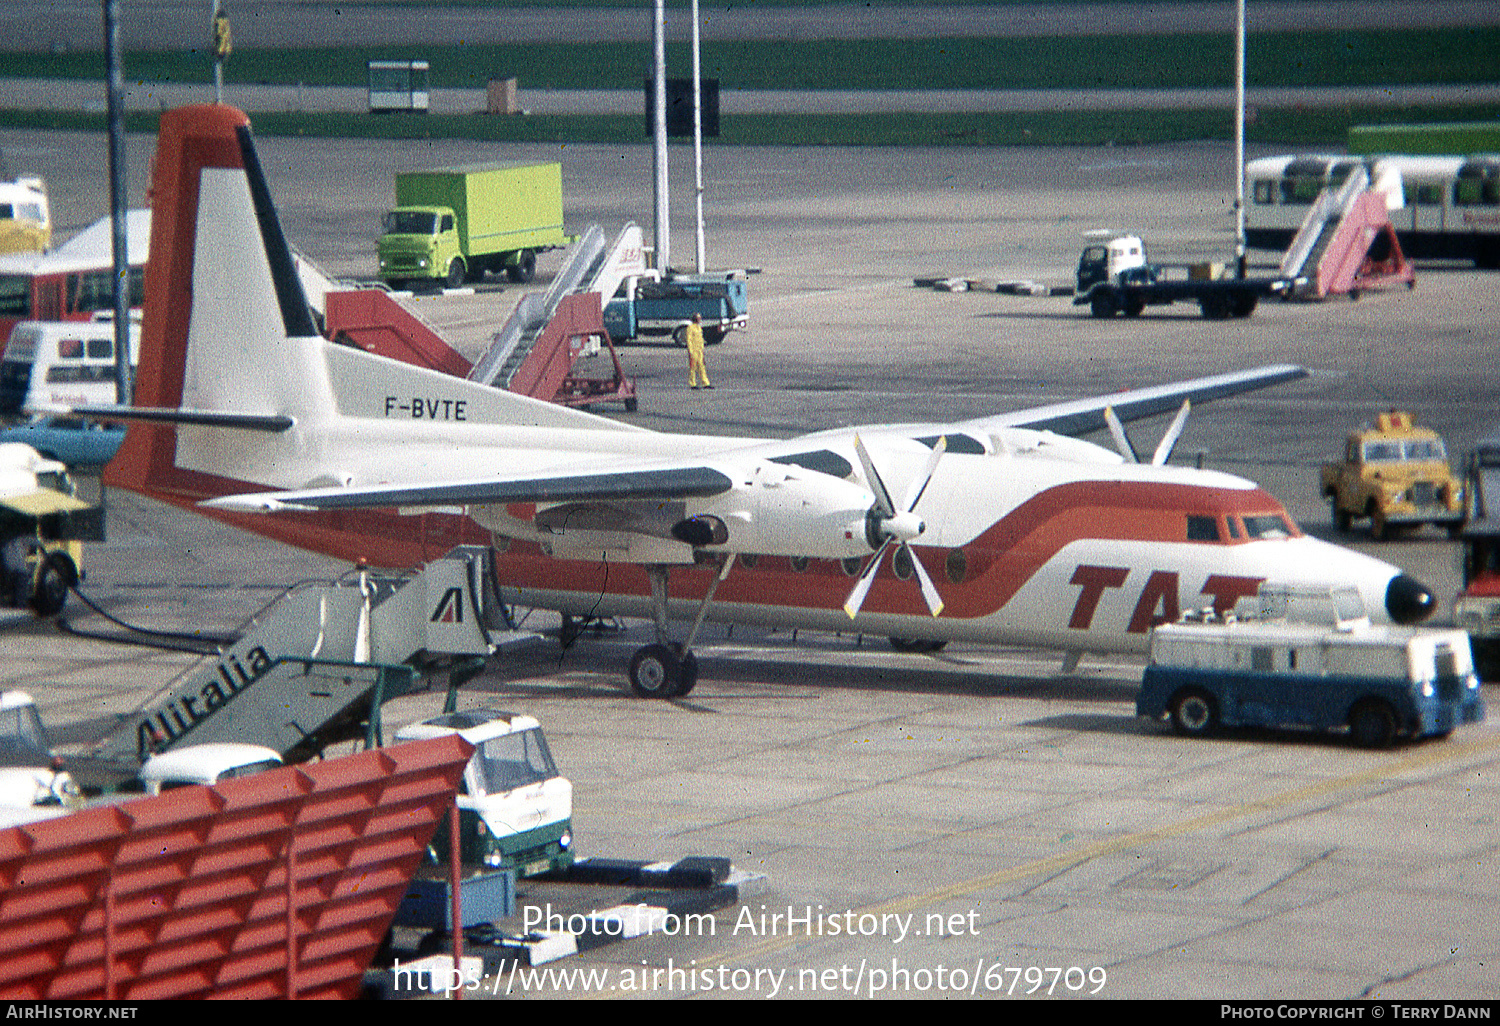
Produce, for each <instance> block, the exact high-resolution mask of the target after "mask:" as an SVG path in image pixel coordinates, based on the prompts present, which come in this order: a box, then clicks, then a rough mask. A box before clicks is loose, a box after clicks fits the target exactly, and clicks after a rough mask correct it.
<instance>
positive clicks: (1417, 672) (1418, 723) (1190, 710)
mask: <svg viewBox="0 0 1500 1026" xmlns="http://www.w3.org/2000/svg"><path fill="white" fill-rule="evenodd" d="M1136 713H1137V714H1138V715H1140V716H1145V717H1147V718H1149V719H1152V720H1160V719H1162V718H1163V717H1166V718H1168V719H1170V721H1171V724H1172V729H1173V730H1175V731H1176V732H1177V733H1179V734H1182V735H1185V736H1189V737H1202V736H1207V735H1210V734H1213V733H1215V732H1216V731H1218V730H1219V729H1220V728H1223V727H1273V728H1296V729H1304V730H1319V731H1324V730H1337V729H1341V728H1345V727H1347V728H1348V730H1349V735H1350V737H1351V738H1352V739H1353V741H1354V742H1355V743H1356V744H1359V745H1362V746H1364V747H1370V748H1378V747H1384V746H1386V745H1389V744H1391V743H1392V742H1393V741H1394V740H1395V739H1396V738H1398V737H1406V738H1420V737H1429V736H1437V737H1443V736H1446V735H1447V734H1448V733H1450V732H1451V731H1452V730H1453V729H1454V728H1455V727H1457V726H1459V725H1461V724H1465V723H1478V722H1480V721H1482V720H1483V719H1484V715H1485V710H1484V702H1483V701H1482V700H1481V698H1480V687H1479V678H1478V677H1477V676H1476V675H1475V673H1474V664H1473V657H1472V654H1471V652H1470V649H1469V636H1468V635H1467V634H1466V633H1464V632H1463V631H1461V630H1432V629H1423V628H1415V627H1384V626H1372V625H1371V623H1370V620H1369V617H1368V616H1366V615H1365V611H1364V606H1363V603H1362V602H1361V600H1360V598H1359V596H1358V594H1357V593H1356V592H1354V591H1353V590H1352V589H1350V591H1349V592H1334V593H1327V592H1324V593H1322V594H1313V593H1308V592H1298V591H1294V590H1292V589H1287V588H1278V587H1274V586H1271V587H1267V586H1265V585H1263V586H1262V589H1261V594H1260V595H1259V596H1258V598H1252V599H1246V600H1242V601H1241V603H1240V604H1239V605H1238V606H1237V607H1236V610H1235V612H1232V613H1227V614H1225V615H1222V616H1220V615H1217V614H1215V613H1214V612H1213V611H1212V610H1203V611H1198V612H1196V613H1190V614H1189V615H1188V616H1187V617H1184V619H1183V620H1182V621H1181V622H1178V623H1175V624H1162V625H1160V626H1158V627H1156V628H1154V629H1153V630H1152V632H1151V662H1150V665H1148V666H1147V667H1146V671H1145V674H1144V676H1143V678H1142V681H1141V690H1140V694H1139V695H1138V697H1137V699H1136Z"/></svg>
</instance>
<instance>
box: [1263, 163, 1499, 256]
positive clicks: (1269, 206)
mask: <svg viewBox="0 0 1500 1026" xmlns="http://www.w3.org/2000/svg"><path fill="white" fill-rule="evenodd" d="M1358 167H1366V168H1368V170H1369V172H1370V180H1371V181H1372V182H1378V181H1381V180H1382V179H1383V178H1384V179H1387V180H1389V179H1390V178H1391V177H1392V176H1393V175H1399V177H1400V181H1401V195H1402V198H1403V200H1404V203H1403V205H1402V206H1401V207H1400V208H1398V209H1394V210H1392V211H1391V223H1392V224H1393V225H1394V226H1395V228H1396V237H1397V238H1398V239H1399V240H1400V242H1401V249H1402V251H1403V252H1404V253H1405V254H1406V255H1407V256H1408V257H1412V258H1418V259H1455V260H1472V261H1474V263H1475V265H1476V266H1479V267H1486V268H1500V156H1497V155H1494V154H1488V155H1479V156H1471V157H1458V156H1403V155H1382V156H1369V157H1360V156H1330V155H1327V154H1297V155H1288V156H1279V157H1262V158H1260V159H1259V160H1252V161H1250V163H1249V164H1247V165H1246V166H1245V180H1246V186H1247V188H1246V191H1247V192H1248V193H1249V195H1250V209H1249V210H1247V211H1246V214H1245V220H1246V228H1245V241H1246V243H1247V244H1248V245H1249V246H1251V247H1253V248H1256V249H1285V248H1286V247H1287V246H1288V245H1290V244H1291V241H1292V236H1294V235H1295V234H1296V233H1297V229H1298V228H1299V227H1301V225H1302V220H1303V218H1305V217H1306V216H1307V211H1308V208H1309V207H1310V206H1311V205H1312V203H1313V201H1314V200H1315V199H1317V198H1318V194H1319V193H1320V192H1321V191H1322V190H1323V189H1325V188H1327V187H1330V186H1332V187H1337V186H1339V185H1341V184H1342V183H1343V182H1344V180H1345V179H1347V178H1348V177H1349V175H1350V174H1352V173H1353V171H1354V170H1355V169H1356V168H1358Z"/></svg>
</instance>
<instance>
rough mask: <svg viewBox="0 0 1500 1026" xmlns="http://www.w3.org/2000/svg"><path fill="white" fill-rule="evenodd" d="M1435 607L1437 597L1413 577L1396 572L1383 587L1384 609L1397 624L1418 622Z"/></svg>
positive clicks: (1425, 617)
mask: <svg viewBox="0 0 1500 1026" xmlns="http://www.w3.org/2000/svg"><path fill="white" fill-rule="evenodd" d="M1436 608H1437V599H1435V598H1434V597H1433V595H1432V592H1431V591H1428V590H1427V586H1426V585H1425V584H1423V583H1422V582H1421V581H1419V580H1417V579H1416V578H1415V577H1408V576H1407V575H1406V574H1397V575H1396V576H1395V577H1392V578H1391V583H1390V584H1388V585H1386V589H1385V611H1386V612H1387V613H1389V614H1390V616H1391V621H1392V622H1393V623H1398V624H1411V623H1420V622H1421V621H1423V620H1425V619H1427V618H1428V617H1429V616H1431V615H1432V612H1433V610H1434V609H1436Z"/></svg>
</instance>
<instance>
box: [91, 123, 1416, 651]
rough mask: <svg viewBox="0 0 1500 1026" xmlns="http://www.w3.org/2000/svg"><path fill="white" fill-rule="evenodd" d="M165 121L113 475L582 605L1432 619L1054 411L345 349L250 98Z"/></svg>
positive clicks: (832, 614)
mask: <svg viewBox="0 0 1500 1026" xmlns="http://www.w3.org/2000/svg"><path fill="white" fill-rule="evenodd" d="M161 132H162V135H161V141H160V144H159V147H158V154H157V158H156V180H155V182H154V184H153V196H154V197H155V204H156V206H155V214H154V218H153V235H152V244H151V257H150V260H149V262H148V269H147V281H146V302H145V308H144V309H145V318H144V323H143V328H142V342H141V360H140V376H139V380H138V382H137V386H136V402H137V406H138V407H140V408H144V409H137V410H136V411H135V412H134V414H133V416H135V417H136V418H137V419H135V420H134V421H133V422H132V424H131V427H130V430H129V433H128V435H127V438H126V441H125V443H124V445H123V446H122V448H121V451H120V455H119V456H118V457H117V458H116V460H115V462H114V463H113V464H111V466H110V468H109V470H108V473H107V477H106V480H107V482H108V483H111V484H115V485H119V486H124V487H128V488H132V489H134V490H137V491H140V492H142V493H144V494H147V495H151V496H153V497H156V498H159V499H162V500H163V501H167V502H170V503H174V504H176V505H180V506H184V507H189V508H195V509H198V510H199V511H200V512H204V513H207V514H208V515H211V516H215V517H218V518H220V519H222V520H224V521H226V522H229V523H232V524H235V525H237V526H240V527H243V528H246V529H249V530H252V531H255V532H257V533H260V534H263V535H267V536H269V537H273V538H277V539H280V540H282V541H285V542H287V543H290V544H293V545H298V546H302V547H304V548H308V549H312V550H316V551H319V552H323V553H327V554H330V555H334V556H338V557H341V558H345V559H349V560H350V561H356V560H364V561H366V562H368V563H370V564H372V565H376V566H384V567H410V566H415V565H418V564H420V563H421V562H423V561H424V560H426V559H430V558H433V557H436V556H438V555H441V554H443V553H444V552H446V551H448V550H449V549H450V548H451V547H452V546H454V545H457V544H480V545H486V546H489V547H491V548H492V549H493V552H494V565H495V576H496V583H497V585H498V587H499V588H500V592H501V595H502V597H503V598H504V599H506V600H507V601H511V602H515V603H517V604H520V605H524V606H534V607H539V608H546V609H553V610H558V611H560V612H563V613H565V614H570V615H577V616H586V615H594V616H599V615H605V616H607V615H627V616H653V615H654V616H656V618H657V619H658V622H659V623H660V622H661V620H662V619H663V616H662V614H663V613H665V614H667V615H670V616H681V617H692V616H694V615H695V613H696V611H697V610H698V609H699V607H700V604H701V603H702V602H703V601H704V598H705V595H706V594H707V593H708V592H709V589H710V587H711V585H712V582H714V581H715V579H716V578H718V577H720V575H721V572H722V571H723V570H724V568H725V566H726V564H727V565H728V570H727V574H723V576H722V581H721V583H720V584H719V585H718V588H717V592H716V594H715V595H714V597H713V601H712V602H711V603H709V604H708V605H707V607H706V615H707V617H708V618H709V619H717V620H723V621H731V622H741V623H753V624H759V625H765V626H771V627H786V628H791V627H800V628H822V629H841V630H849V631H861V632H864V633H872V634H885V635H889V636H892V637H896V638H905V639H928V640H933V641H942V640H968V641H979V642H990V643H1001V644H1021V645H1040V646H1047V647H1054V648H1060V649H1065V650H1069V651H1144V650H1145V649H1146V647H1147V640H1148V634H1149V631H1150V628H1151V626H1152V625H1153V624H1156V623H1160V622H1163V621H1171V620H1176V619H1177V618H1178V616H1179V614H1180V613H1182V612H1183V611H1185V610H1187V609H1190V608H1196V607H1203V606H1213V607H1215V608H1216V609H1218V610H1220V611H1223V610H1226V609H1229V608H1231V607H1233V605H1234V603H1235V602H1236V601H1237V600H1238V599H1239V598H1242V597H1244V596H1247V595H1252V594H1254V593H1255V591H1256V590H1257V588H1258V586H1259V585H1260V583H1261V582H1262V581H1267V580H1273V581H1277V582H1284V583H1288V584H1296V585H1309V586H1321V585H1327V586H1341V585H1351V584H1352V585H1354V586H1356V587H1358V588H1359V590H1360V593H1361V594H1362V595H1363V596H1364V598H1365V601H1366V605H1367V607H1368V609H1369V610H1370V613H1371V616H1372V619H1375V620H1377V621H1378V620H1385V621H1398V622H1411V621H1412V620H1414V619H1418V618H1420V617H1421V616H1422V615H1425V614H1426V612H1428V611H1430V609H1431V606H1432V601H1431V595H1430V593H1428V592H1427V591H1426V589H1424V588H1422V587H1421V586H1420V585H1419V584H1417V582H1415V581H1413V580H1411V578H1409V577H1406V576H1405V575H1404V574H1402V573H1401V572H1400V571H1399V570H1398V569H1397V568H1396V567H1394V566H1391V565H1390V564H1388V563H1385V562H1383V561H1380V560H1376V559H1373V558H1370V557H1367V556H1364V555H1362V554H1359V553H1356V552H1353V551H1350V550H1348V549H1343V548H1340V547H1337V546H1334V545H1329V544H1326V543H1324V542H1321V541H1318V540H1316V539H1313V538H1309V537H1307V536H1305V535H1304V534H1303V533H1302V532H1301V531H1300V529H1299V528H1298V527H1297V525H1296V524H1295V522H1294V521H1293V520H1292V519H1291V518H1290V517H1289V516H1288V515H1287V514H1286V511H1285V510H1284V509H1283V508H1282V507H1281V505H1280V504H1279V503H1278V502H1277V501H1276V500H1275V499H1274V498H1273V497H1271V496H1270V495H1269V494H1267V493H1266V492H1265V491H1263V490H1261V489H1260V488H1258V487H1257V486H1255V485H1254V484H1253V483H1251V482H1249V481H1246V480H1243V479H1241V478H1238V477H1234V476H1232V475H1228V474H1223V473H1218V472H1214V471H1205V470H1197V469H1191V468H1184V467H1173V466H1170V465H1163V466H1157V465H1151V464H1136V463H1128V462H1125V461H1124V460H1123V459H1122V457H1121V456H1120V455H1118V454H1117V453H1115V452H1112V451H1110V450H1106V449H1103V448H1101V447H1099V446H1096V445H1093V444H1091V443H1088V442H1083V441H1079V440H1077V439H1075V438H1071V437H1067V436H1066V435H1063V434H1059V433H1054V432H1053V431H1050V430H1036V429H1034V428H1032V427H1027V426H1025V425H1027V424H1032V425H1040V424H1048V423H1060V422H1061V421H1058V420H1055V419H1054V420H1049V419H1047V418H1046V417H1042V416H1040V415H1039V414H1038V415H1037V416H1032V414H1035V413H1036V412H1037V411H1021V412H1020V413H1015V414H1004V415H997V416H996V417H992V418H980V419H977V420H972V421H965V422H962V423H958V424H948V425H935V424H932V425H905V426H903V425H874V426H869V427H864V428H860V429H858V430H857V431H856V430H847V429H846V430H836V431H826V432H820V433H817V434H813V435H807V436H802V437H799V438H794V439H785V440H775V439H754V438H724V437H721V436H692V435H674V434H663V433H657V432H651V431H645V430H642V429H639V428H635V427H632V426H629V425H626V424H622V423H620V422H618V421H614V420H610V419H607V418H602V417H597V416H593V415H590V414H586V413H581V412H577V411H573V410H568V409H564V408H561V407H558V406H554V405H550V404H546V403H542V402H539V401H536V400H532V399H529V398H526V397H522V396H517V395H513V394H511V393H507V392H503V391H499V390H496V389H494V388H490V387H488V386H485V385H480V384H477V383H474V382H469V381H464V380H460V379H457V378H454V377H450V376H447V375H444V374H441V373H438V372H435V371H430V370H426V369H423V368H418V367H414V366H411V365H408V364H405V363H401V362H398V361H393V360H388V359H384V358H381V357H377V356H373V355H370V354H367V353H364V352H360V351H357V350H354V349H351V348H348V347H344V346H338V345H334V344H332V343H330V342H327V341H325V340H324V339H322V338H321V337H318V336H317V335H316V330H315V328H314V327H313V326H312V324H311V320H310V318H308V316H307V314H306V307H305V301H303V300H301V291H300V287H297V286H295V275H294V274H289V273H288V271H287V266H288V265H289V257H287V256H286V253H285V243H284V240H282V239H281V234H280V228H279V225H278V224H277V223H276V221H275V217H274V209H273V208H272V207H271V206H270V200H269V196H268V195H267V194H266V190H265V184H264V181H263V180H262V179H261V177H260V172H259V166H258V163H257V162H256V160H255V158H254V152H253V146H252V145H251V142H250V136H249V131H248V122H247V121H246V119H245V118H244V116H243V115H241V114H239V112H237V111H234V110H233V109H232V108H227V107H221V106H213V107H197V108H187V109H185V110H182V111H175V112H170V113H169V114H167V115H165V116H164V117H163V120H162V130H161ZM299 302H300V303H301V309H300V311H299V309H298V306H299ZM1276 375H1280V378H1278V377H1276ZM1286 376H1288V372H1287V371H1286V369H1285V368H1269V369H1266V372H1265V373H1263V374H1261V375H1260V376H1259V377H1257V376H1256V372H1246V375H1245V376H1244V379H1243V380H1242V379H1241V378H1239V377H1237V376H1233V375H1229V376H1223V378H1224V380H1221V379H1219V378H1215V379H1198V380H1197V381H1194V382H1185V383H1182V385H1181V387H1176V386H1163V387H1162V388H1161V389H1157V390H1141V391H1140V392H1137V393H1124V394H1122V395H1121V396H1118V397H1112V399H1113V400H1114V401H1116V402H1118V403H1121V404H1128V403H1130V402H1133V401H1135V400H1138V399H1142V397H1144V396H1145V395H1146V393H1147V392H1151V393H1152V396H1151V398H1152V400H1153V401H1156V400H1160V401H1162V402H1168V401H1170V402H1172V403H1173V404H1175V403H1176V402H1180V401H1181V397H1183V396H1196V397H1200V398H1203V397H1206V398H1213V397H1216V396H1217V395H1221V394H1232V392H1233V391H1236V390H1238V391H1244V390H1247V389H1248V388H1252V387H1261V386H1262V385H1264V384H1265V383H1268V382H1270V381H1272V380H1280V379H1284V378H1285V377H1286ZM1228 379H1233V380H1228ZM1247 382H1248V383H1247ZM1195 401H1196V400H1195ZM1091 403H1092V405H1090V404H1091ZM1074 405H1076V406H1078V407H1079V408H1080V409H1086V410H1088V411H1093V412H1094V413H1097V411H1098V409H1101V408H1102V406H1103V403H1102V402H1100V403H1093V402H1092V401H1090V402H1088V403H1080V404H1074ZM1052 412H1056V411H1052ZM141 418H145V419H141ZM882 496H884V498H882ZM898 497H899V501H898ZM887 549H889V550H890V551H889V552H887V551H886V550H887ZM872 556H873V557H875V558H878V559H879V560H880V566H879V567H878V568H873V569H872V571H871V572H872V574H873V576H872V577H870V579H869V581H868V584H867V585H866V582H864V581H862V580H861V577H862V575H865V576H869V575H867V574H865V571H866V568H867V567H869V561H870V560H871V558H872ZM731 557H732V559H731ZM668 570H669V571H670V574H668V573H667V572H666V571H668ZM928 578H930V584H931V587H930V588H929V587H927V584H928V581H927V579H928ZM668 580H670V583H668ZM857 581H859V582H860V585H859V587H858V588H857V587H856V582H857ZM653 583H655V584H656V585H657V596H656V599H655V601H653ZM866 586H867V587H868V591H867V593H866V592H865V591H864V590H863V589H864V588H865V587H866ZM663 590H664V591H665V597H664V601H663V595H662V591H663ZM852 593H855V594H852ZM856 595H857V597H856ZM851 617H852V619H851ZM633 672H634V671H633Z"/></svg>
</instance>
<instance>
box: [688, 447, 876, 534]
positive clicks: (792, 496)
mask: <svg viewBox="0 0 1500 1026" xmlns="http://www.w3.org/2000/svg"><path fill="white" fill-rule="evenodd" d="M874 501H875V497H874V495H872V494H871V493H870V491H869V489H867V488H864V487H863V486H861V485H857V484H854V483H852V482H850V481H845V480H843V479H842V478H837V477H833V476H831V475H828V474H822V473H819V472H817V471H815V470H808V469H806V468H804V467H798V466H788V465H784V464H781V463H773V462H770V461H765V460H762V461H758V462H756V463H755V464H754V466H753V467H752V468H751V470H750V472H749V473H747V474H744V475H743V476H741V477H740V479H739V480H738V481H737V482H736V484H735V487H734V488H733V489H732V490H731V491H729V492H726V493H724V494H723V495H715V496H710V497H708V498H704V499H690V500H689V501H688V502H687V512H688V514H689V516H688V517H687V518H684V520H683V521H682V522H680V523H679V524H677V525H674V528H673V531H672V534H673V536H674V537H676V538H678V539H679V540H682V541H687V542H689V543H690V544H693V545H697V546H699V547H702V548H710V549H717V550H720V551H725V552H736V553H738V552H753V553H757V554H761V555H768V556H812V557H818V558H823V559H847V558H849V557H858V556H867V555H869V554H870V545H869V543H868V542H867V541H866V539H865V513H866V512H867V511H868V510H869V509H870V506H871V505H872V504H873V503H874ZM720 527H722V530H720V529H719V528H720ZM718 539H722V540H718Z"/></svg>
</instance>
